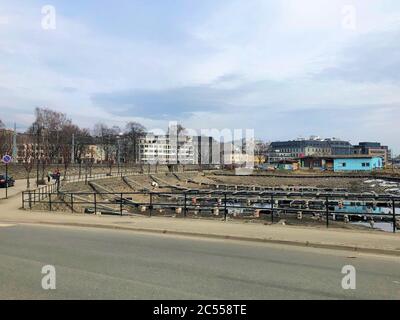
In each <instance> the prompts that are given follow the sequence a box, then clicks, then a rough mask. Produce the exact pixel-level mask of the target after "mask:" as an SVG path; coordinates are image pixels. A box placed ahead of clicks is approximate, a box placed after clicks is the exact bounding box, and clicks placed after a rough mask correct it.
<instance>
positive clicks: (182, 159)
mask: <svg viewBox="0 0 400 320" xmlns="http://www.w3.org/2000/svg"><path fill="white" fill-rule="evenodd" d="M139 161H140V163H150V164H157V163H158V164H194V163H195V161H194V148H193V138H192V137H190V136H182V135H181V136H179V137H175V135H174V136H170V135H155V134H151V133H150V134H147V135H146V136H145V137H143V138H141V139H140V140H139Z"/></svg>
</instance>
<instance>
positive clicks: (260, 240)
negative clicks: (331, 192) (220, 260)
mask: <svg viewBox="0 0 400 320" xmlns="http://www.w3.org/2000/svg"><path fill="white" fill-rule="evenodd" d="M23 224H43V225H54V226H57V225H58V226H70V227H84V228H99V229H112V230H124V231H136V232H146V233H156V234H170V235H179V236H188V237H201V238H209V239H217V240H236V241H249V242H258V243H271V244H283V245H290V246H298V247H309V248H320V249H321V248H322V249H330V250H345V251H353V252H360V253H370V254H381V255H390V256H400V250H391V249H377V248H365V247H357V246H346V245H338V244H328V243H315V242H310V241H306V242H303V241H292V240H278V239H270V238H254V237H253V238H252V237H241V236H230V235H219V234H210V233H197V232H188V231H174V230H166V229H149V228H135V227H133V228H132V227H123V226H117V225H104V224H90V223H74V222H61V223H60V222H48V221H38V222H27V223H23Z"/></svg>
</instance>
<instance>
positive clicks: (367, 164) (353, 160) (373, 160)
mask: <svg viewBox="0 0 400 320" xmlns="http://www.w3.org/2000/svg"><path fill="white" fill-rule="evenodd" d="M382 168H383V160H382V158H381V157H372V156H362V157H346V158H335V159H334V160H333V171H335V172H343V171H373V170H377V169H382Z"/></svg>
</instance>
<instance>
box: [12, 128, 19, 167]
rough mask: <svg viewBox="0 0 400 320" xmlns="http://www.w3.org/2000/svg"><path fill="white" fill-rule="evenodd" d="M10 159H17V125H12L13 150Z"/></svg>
mask: <svg viewBox="0 0 400 320" xmlns="http://www.w3.org/2000/svg"><path fill="white" fill-rule="evenodd" d="M12 157H13V159H15V160H14V161H16V159H17V157H18V148H17V124H16V123H14V134H13V148H12Z"/></svg>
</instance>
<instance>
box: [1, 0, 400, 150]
mask: <svg viewBox="0 0 400 320" xmlns="http://www.w3.org/2000/svg"><path fill="white" fill-rule="evenodd" d="M44 6H51V7H50V9H49V7H44ZM53 13H54V14H53ZM399 52H400V2H399V1H398V0H380V1H376V0H343V1H342V0H301V1H300V0H280V1H278V0H229V1H228V0H201V1H199V0H129V1H122V0H116V1H105V0H86V1H67V0H64V1H61V0H60V1H58V0H57V1H54V0H47V1H38V0H30V1H29V0H26V1H19V0H14V1H11V0H10V1H4V0H0V119H2V120H3V122H5V123H6V125H8V126H10V127H12V126H13V123H14V122H16V123H17V126H18V128H20V129H21V130H22V129H24V128H26V127H27V126H28V125H29V124H30V123H31V122H32V121H33V119H34V114H33V110H34V108H35V107H48V108H50V109H54V110H58V111H61V112H65V113H67V115H68V116H69V117H70V118H71V119H72V120H73V121H74V122H75V123H77V124H79V125H81V126H83V127H88V128H91V127H93V125H94V124H95V123H96V122H104V123H107V124H109V125H110V126H112V125H118V126H121V127H123V126H124V125H125V123H126V122H128V121H137V122H140V123H142V124H143V125H145V126H146V127H147V128H148V129H154V128H166V127H167V125H168V123H169V122H170V121H177V122H179V123H182V124H183V126H184V127H186V128H192V129H195V130H201V129H219V130H221V129H224V128H229V129H243V130H244V129H254V133H255V136H256V137H257V138H261V139H264V140H268V141H275V140H286V139H296V138H299V137H308V136H310V135H318V136H321V137H339V138H342V139H345V140H350V141H351V142H352V143H358V142H359V141H380V142H382V143H383V144H386V145H389V146H390V147H391V148H392V149H393V151H394V153H395V154H398V153H400V140H399V139H398V137H399V136H400V125H399V119H400V90H399V84H400V53H399Z"/></svg>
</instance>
